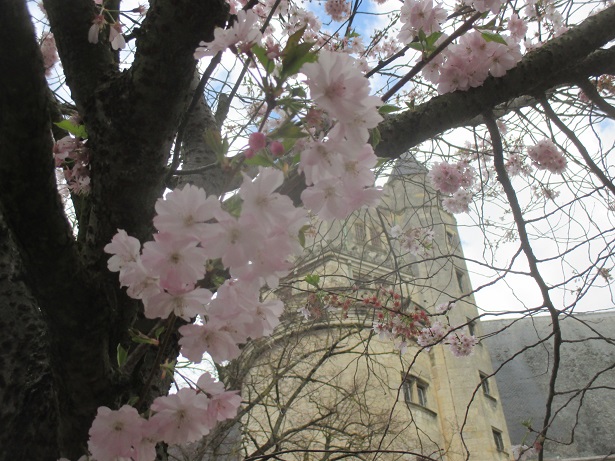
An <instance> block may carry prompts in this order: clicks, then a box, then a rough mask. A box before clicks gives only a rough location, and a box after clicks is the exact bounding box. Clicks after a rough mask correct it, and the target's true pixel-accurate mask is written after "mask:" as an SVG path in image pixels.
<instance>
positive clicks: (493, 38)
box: [480, 32, 508, 45]
mask: <svg viewBox="0 0 615 461" xmlns="http://www.w3.org/2000/svg"><path fill="white" fill-rule="evenodd" d="M480 34H481V35H482V36H483V38H484V39H485V41H486V42H496V43H501V44H502V45H508V43H506V40H504V39H503V38H502V36H501V35H498V34H494V33H493V32H481V33H480Z"/></svg>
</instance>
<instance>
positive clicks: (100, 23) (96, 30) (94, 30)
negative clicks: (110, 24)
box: [88, 14, 107, 43]
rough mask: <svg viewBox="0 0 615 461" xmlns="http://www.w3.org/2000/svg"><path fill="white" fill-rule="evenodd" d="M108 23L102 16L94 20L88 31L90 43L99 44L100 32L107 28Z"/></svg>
mask: <svg viewBox="0 0 615 461" xmlns="http://www.w3.org/2000/svg"><path fill="white" fill-rule="evenodd" d="M106 23H107V22H106V21H105V17H104V16H103V15H102V14H99V15H97V16H95V17H94V19H93V20H92V25H91V26H90V29H89V30H88V42H90V43H98V35H99V34H100V31H101V30H102V29H103V27H105V24H106Z"/></svg>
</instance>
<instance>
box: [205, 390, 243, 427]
mask: <svg viewBox="0 0 615 461" xmlns="http://www.w3.org/2000/svg"><path fill="white" fill-rule="evenodd" d="M238 392H239V391H226V392H222V393H220V394H216V395H214V396H213V397H212V398H211V400H210V401H209V407H208V408H207V413H208V417H209V418H211V419H212V420H213V421H224V420H225V419H231V418H234V417H235V416H236V415H237V410H239V406H240V405H241V396H240V395H238Z"/></svg>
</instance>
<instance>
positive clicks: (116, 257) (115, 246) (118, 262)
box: [103, 229, 141, 272]
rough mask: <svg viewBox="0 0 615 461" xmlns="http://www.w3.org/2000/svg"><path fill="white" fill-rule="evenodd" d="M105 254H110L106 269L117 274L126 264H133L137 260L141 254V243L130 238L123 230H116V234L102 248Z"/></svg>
mask: <svg viewBox="0 0 615 461" xmlns="http://www.w3.org/2000/svg"><path fill="white" fill-rule="evenodd" d="M103 250H104V252H105V253H109V254H112V255H113V256H111V258H109V261H108V262H107V267H108V268H109V270H110V271H111V272H119V271H120V270H121V269H122V268H123V267H124V266H126V265H127V264H128V263H134V262H136V261H137V260H138V259H139V253H140V252H141V242H139V240H137V239H136V238H134V237H130V236H129V235H128V234H127V233H126V231H125V230H124V229H118V230H117V234H115V235H114V236H113V239H111V243H108V244H107V245H105V247H104V248H103Z"/></svg>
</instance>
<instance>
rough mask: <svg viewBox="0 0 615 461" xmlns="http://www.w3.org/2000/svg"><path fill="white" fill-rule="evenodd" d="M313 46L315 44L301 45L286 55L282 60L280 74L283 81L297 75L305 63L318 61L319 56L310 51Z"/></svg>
mask: <svg viewBox="0 0 615 461" xmlns="http://www.w3.org/2000/svg"><path fill="white" fill-rule="evenodd" d="M312 46H314V43H313V42H304V43H300V44H298V45H297V46H294V47H293V48H291V49H290V50H288V51H287V52H286V54H284V57H283V58H282V71H281V72H280V76H281V78H282V80H286V79H287V78H288V77H290V76H291V75H295V74H296V73H297V72H299V69H301V66H303V65H304V64H305V63H307V62H314V61H316V59H318V55H317V54H316V53H314V52H312V51H310V49H311V48H312Z"/></svg>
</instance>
